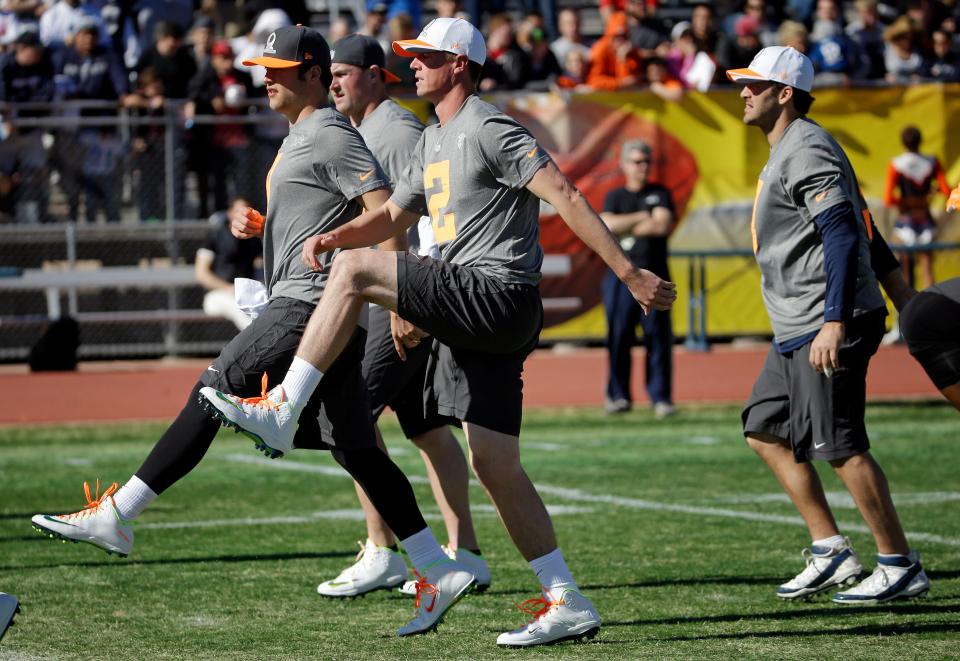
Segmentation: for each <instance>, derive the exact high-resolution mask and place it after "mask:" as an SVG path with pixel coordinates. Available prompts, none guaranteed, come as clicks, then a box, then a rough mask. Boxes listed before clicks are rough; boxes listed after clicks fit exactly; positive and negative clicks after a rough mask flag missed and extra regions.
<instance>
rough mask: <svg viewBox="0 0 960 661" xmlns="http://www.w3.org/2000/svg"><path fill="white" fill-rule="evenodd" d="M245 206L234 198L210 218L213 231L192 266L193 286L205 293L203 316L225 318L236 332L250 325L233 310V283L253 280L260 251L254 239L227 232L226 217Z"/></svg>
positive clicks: (235, 306)
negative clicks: (231, 323)
mask: <svg viewBox="0 0 960 661" xmlns="http://www.w3.org/2000/svg"><path fill="white" fill-rule="evenodd" d="M249 206H250V202H249V201H248V200H245V199H244V198H242V197H237V198H234V199H233V200H232V201H231V202H230V206H229V207H228V209H227V211H219V212H217V213H215V214H213V215H212V216H211V217H210V222H211V224H212V225H213V226H214V229H213V231H212V232H211V233H210V235H209V236H208V237H207V242H206V244H205V245H204V247H203V248H200V249H199V250H197V257H196V262H195V263H194V272H195V274H196V279H197V282H198V283H200V285H202V286H203V288H204V289H206V290H207V293H206V294H205V295H204V297H203V312H204V314H206V315H208V316H211V317H225V318H226V319H229V320H230V321H232V322H233V324H234V325H235V326H236V327H237V328H238V329H240V330H243V329H244V328H246V327H247V326H248V325H250V321H251V319H250V317H248V316H247V315H246V314H245V313H244V312H243V311H242V310H240V308H238V307H237V303H236V300H235V295H234V288H233V281H234V279H236V278H248V279H251V280H253V279H256V271H257V266H258V263H259V262H261V261H262V259H263V258H262V254H263V247H262V245H261V243H260V239H258V238H253V239H245V240H241V239H238V238H236V237H235V236H234V235H233V234H232V233H231V232H230V219H229V215H230V214H231V213H237V212H239V211H240V210H241V209H244V208H246V207H249Z"/></svg>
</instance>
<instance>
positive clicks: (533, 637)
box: [497, 588, 600, 647]
mask: <svg viewBox="0 0 960 661" xmlns="http://www.w3.org/2000/svg"><path fill="white" fill-rule="evenodd" d="M519 608H520V610H522V611H523V612H524V613H529V614H530V615H533V620H532V621H531V622H530V624H527V625H526V626H522V627H520V628H519V629H516V630H514V631H509V632H507V633H502V634H500V635H499V636H498V637H497V645H499V646H500V647H533V646H535V645H552V644H554V643H559V642H562V641H564V640H575V641H579V640H583V639H585V638H593V637H594V636H596V635H597V633H598V632H599V631H600V614H599V613H597V609H596V608H594V606H593V602H592V601H590V600H589V599H587V598H586V597H584V596H583V595H582V594H580V593H579V592H574V591H573V590H564V591H563V594H562V595H561V597H560V599H558V600H557V601H552V600H551V597H550V593H549V592H548V591H547V589H546V588H544V589H543V596H542V597H540V598H539V599H527V600H526V601H525V602H523V603H522V604H520V606H519Z"/></svg>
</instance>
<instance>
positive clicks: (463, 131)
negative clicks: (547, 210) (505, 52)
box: [392, 96, 550, 285]
mask: <svg viewBox="0 0 960 661" xmlns="http://www.w3.org/2000/svg"><path fill="white" fill-rule="evenodd" d="M549 161H550V157H549V156H548V155H547V153H546V151H544V150H543V149H542V148H541V147H539V146H538V145H537V141H536V140H535V139H534V138H533V136H532V135H530V133H529V132H528V131H527V130H526V129H525V128H523V127H522V126H520V124H518V123H517V122H516V121H515V120H513V119H512V118H510V117H508V116H507V115H505V114H503V113H502V112H500V111H499V110H497V109H496V108H495V107H494V106H492V105H490V104H489V103H485V102H484V101H481V100H480V98H479V97H477V96H471V97H469V98H468V99H467V100H466V101H465V102H464V103H463V105H462V106H461V107H460V109H459V110H458V111H457V113H456V114H455V115H454V116H453V117H452V118H450V120H449V121H447V123H446V124H444V125H442V126H441V125H439V124H435V125H433V126H428V127H427V128H426V129H424V131H423V135H422V136H421V138H420V142H419V143H418V145H417V149H416V151H415V152H414V153H413V154H412V155H411V158H410V165H409V166H408V167H407V169H406V170H405V171H404V175H403V177H401V179H400V180H399V181H398V182H397V185H396V187H395V189H394V193H393V197H392V200H393V202H394V203H395V204H397V205H398V206H400V207H402V208H403V209H407V210H409V211H413V212H414V213H419V214H424V213H427V212H429V215H430V219H431V220H432V222H433V231H434V235H435V236H436V241H437V244H438V245H439V246H440V253H441V255H442V256H443V259H444V260H446V261H448V262H451V263H453V264H463V265H465V266H472V267H474V268H477V269H478V270H480V271H482V272H484V273H486V274H487V275H489V276H491V277H494V278H497V279H498V280H500V281H502V282H505V283H510V284H532V285H535V284H537V283H538V282H539V281H540V266H541V265H542V264H543V250H542V249H541V248H540V243H539V236H540V225H539V215H540V201H539V199H538V198H537V196H536V195H534V194H533V193H531V192H530V191H528V190H527V189H526V185H527V184H528V183H530V180H531V179H532V178H533V176H534V175H535V174H536V173H537V171H538V170H539V169H540V168H542V167H544V166H545V165H546V164H547V163H548V162H549Z"/></svg>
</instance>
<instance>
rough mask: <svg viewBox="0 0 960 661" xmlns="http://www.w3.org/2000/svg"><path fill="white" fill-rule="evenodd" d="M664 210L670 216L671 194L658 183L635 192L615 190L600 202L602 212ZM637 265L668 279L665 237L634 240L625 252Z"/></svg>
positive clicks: (646, 237) (644, 237) (647, 237)
mask: <svg viewBox="0 0 960 661" xmlns="http://www.w3.org/2000/svg"><path fill="white" fill-rule="evenodd" d="M657 207H663V208H665V209H667V210H668V211H669V212H670V213H673V197H672V196H671V195H670V191H668V190H667V189H666V188H664V187H663V186H661V185H660V184H652V183H651V184H647V185H646V186H644V187H643V188H641V189H640V190H638V191H630V190H627V189H626V188H615V189H614V190H612V191H610V192H609V193H607V197H606V199H604V201H603V210H604V211H607V212H610V213H618V214H619V213H635V212H637V211H653V210H654V209H655V208H657ZM627 255H629V257H630V261H632V262H633V263H634V264H635V265H636V266H639V267H640V268H644V269H648V270H650V271H653V272H654V273H656V274H657V275H659V276H660V277H661V278H667V277H668V272H667V237H665V236H643V237H636V238H635V239H634V241H633V245H631V246H630V247H629V249H628V250H627Z"/></svg>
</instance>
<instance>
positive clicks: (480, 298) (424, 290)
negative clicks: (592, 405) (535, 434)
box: [397, 253, 543, 436]
mask: <svg viewBox="0 0 960 661" xmlns="http://www.w3.org/2000/svg"><path fill="white" fill-rule="evenodd" d="M397 283H398V302H397V307H398V313H399V314H400V316H401V317H403V318H404V319H406V320H407V321H409V322H411V323H412V324H415V325H416V326H418V327H420V328H422V329H424V330H425V331H427V332H428V333H430V334H431V335H432V336H433V337H434V338H435V339H434V341H433V343H432V344H431V354H430V359H429V361H428V363H427V380H426V385H427V387H426V389H425V390H424V406H425V408H426V411H427V412H428V413H433V412H436V413H439V414H440V415H445V416H451V417H454V418H457V419H458V420H462V421H463V422H469V423H472V424H476V425H479V426H481V427H486V428H488V429H492V430H494V431H497V432H500V433H503V434H508V435H511V436H518V435H519V434H520V423H521V419H522V405H523V379H522V374H523V362H524V360H526V358H527V356H528V355H529V354H530V352H531V351H533V349H534V348H535V347H536V346H537V341H538V340H539V337H540V329H541V328H542V327H543V305H542V303H541V301H540V291H539V289H537V287H536V286H533V285H512V284H505V283H503V282H500V281H499V280H497V279H495V278H492V277H490V276H488V275H486V274H484V273H482V272H481V271H479V270H477V269H475V268H472V267H469V266H462V265H458V264H451V263H449V262H444V261H442V260H436V259H431V258H429V257H416V256H415V255H412V254H410V253H404V254H402V255H399V256H398V258H397Z"/></svg>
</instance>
